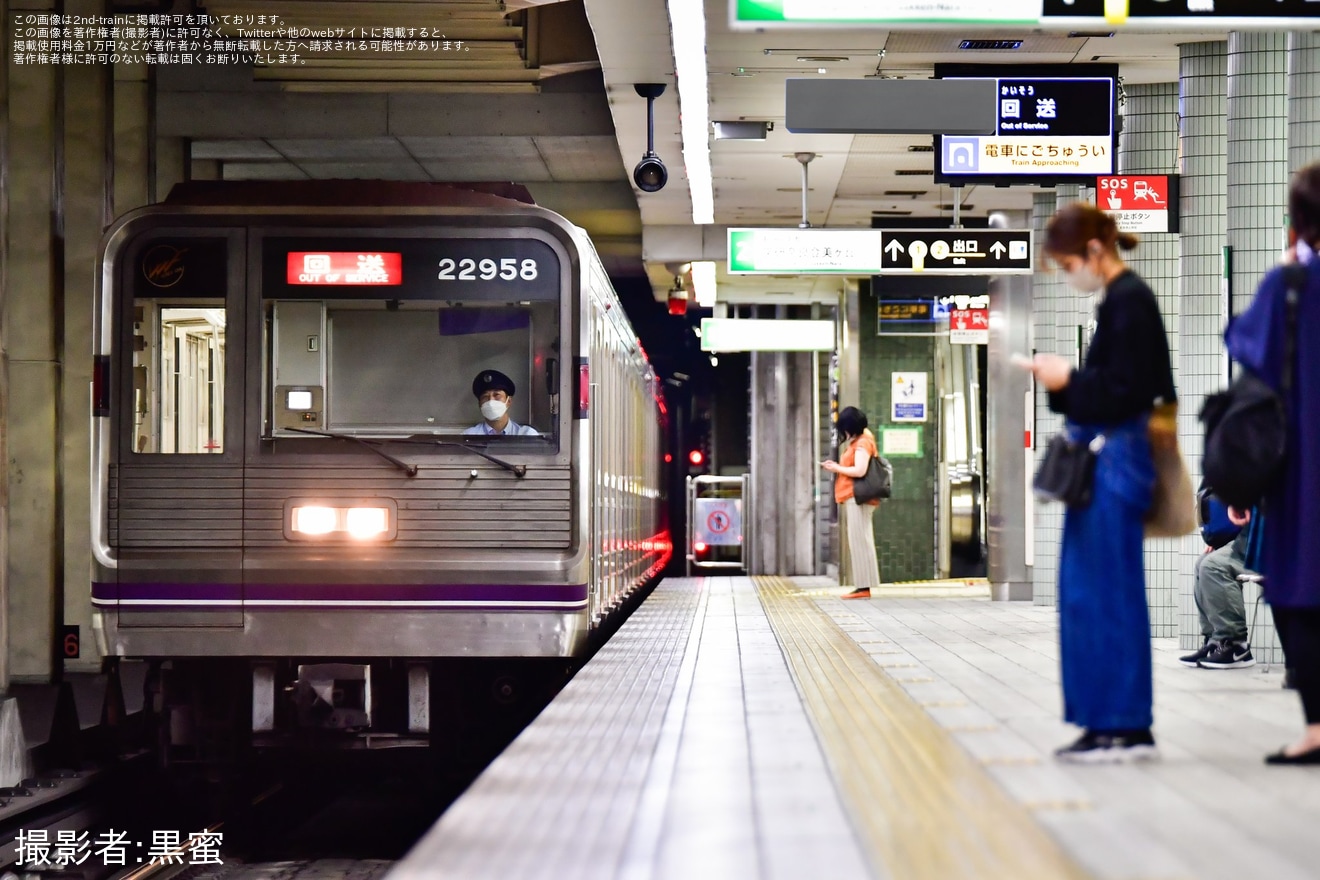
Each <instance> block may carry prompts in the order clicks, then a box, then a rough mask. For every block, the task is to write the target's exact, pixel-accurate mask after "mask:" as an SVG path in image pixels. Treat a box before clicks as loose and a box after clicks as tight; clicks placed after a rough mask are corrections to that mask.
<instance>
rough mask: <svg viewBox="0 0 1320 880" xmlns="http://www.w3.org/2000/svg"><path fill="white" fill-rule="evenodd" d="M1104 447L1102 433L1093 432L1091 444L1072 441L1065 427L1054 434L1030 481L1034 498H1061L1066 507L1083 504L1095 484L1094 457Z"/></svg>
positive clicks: (1057, 499) (1043, 499) (1045, 499)
mask: <svg viewBox="0 0 1320 880" xmlns="http://www.w3.org/2000/svg"><path fill="white" fill-rule="evenodd" d="M1104 446H1105V435H1104V434H1097V435H1095V437H1094V438H1092V440H1091V442H1090V443H1082V442H1081V441H1080V440H1074V439H1073V438H1072V437H1071V436H1070V435H1069V434H1068V429H1067V428H1064V429H1063V430H1062V431H1060V432H1059V433H1057V434H1055V435H1054V436H1053V437H1051V438H1050V445H1049V446H1048V447H1046V449H1045V458H1044V459H1042V460H1041V463H1040V469H1039V470H1037V471H1036V477H1035V479H1034V480H1033V481H1032V488H1033V489H1034V490H1035V494H1036V497H1037V498H1039V499H1041V500H1042V501H1061V502H1063V503H1064V504H1066V505H1067V506H1069V507H1086V506H1087V505H1088V504H1090V503H1091V492H1092V489H1093V487H1094V485H1095V460H1096V457H1097V456H1098V455H1099V454H1100V450H1101V449H1104Z"/></svg>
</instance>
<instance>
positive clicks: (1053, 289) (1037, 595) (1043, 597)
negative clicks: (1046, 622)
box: [1031, 186, 1091, 605]
mask: <svg viewBox="0 0 1320 880" xmlns="http://www.w3.org/2000/svg"><path fill="white" fill-rule="evenodd" d="M1082 198H1083V190H1082V187H1079V186H1059V187H1055V190H1054V192H1053V193H1037V194H1036V195H1035V196H1034V198H1033V204H1032V216H1031V225H1032V229H1033V230H1035V231H1036V242H1035V244H1036V253H1037V254H1038V255H1039V258H1038V260H1037V263H1038V264H1039V265H1040V266H1041V267H1042V268H1043V269H1044V271H1037V273H1036V274H1035V276H1034V277H1033V278H1032V279H1031V285H1032V293H1031V301H1032V308H1033V311H1034V312H1035V315H1036V317H1035V321H1034V326H1033V328H1032V329H1033V333H1034V343H1033V344H1034V347H1035V350H1036V351H1037V352H1053V353H1055V354H1060V355H1063V356H1064V357H1066V358H1069V359H1075V358H1076V357H1077V354H1078V352H1077V328H1078V327H1085V326H1086V325H1087V324H1088V323H1090V320H1091V298H1090V297H1088V296H1085V295H1083V294H1080V293H1078V292H1077V291H1075V290H1073V289H1072V288H1071V287H1069V286H1068V285H1067V284H1066V283H1064V280H1063V276H1062V275H1061V274H1060V273H1059V272H1056V271H1053V267H1048V266H1045V262H1044V260H1045V257H1044V249H1043V244H1044V232H1045V224H1046V223H1048V222H1049V219H1050V217H1051V216H1053V214H1054V212H1055V210H1057V209H1058V208H1062V207H1064V206H1065V205H1070V204H1072V203H1073V202H1076V201H1079V200H1082ZM1062 425H1063V420H1062V418H1060V417H1059V416H1056V415H1055V414H1054V413H1052V412H1050V409H1049V398H1048V395H1046V393H1045V391H1044V389H1042V388H1041V387H1040V386H1037V387H1036V438H1037V439H1036V460H1037V463H1038V464H1039V461H1040V458H1041V457H1042V456H1043V455H1044V454H1045V447H1046V445H1047V444H1048V443H1049V439H1050V437H1052V436H1053V435H1054V434H1055V432H1057V431H1058V430H1059V428H1060V427H1062ZM1035 508H1036V521H1035V533H1034V542H1033V543H1034V545H1035V564H1034V565H1033V566H1032V591H1031V592H1032V599H1033V601H1034V602H1035V603H1036V604H1037V605H1053V604H1054V603H1055V599H1056V592H1055V588H1056V581H1057V578H1058V557H1059V545H1060V541H1061V540H1062V538H1063V508H1062V507H1061V506H1059V505H1058V504H1036V505H1035Z"/></svg>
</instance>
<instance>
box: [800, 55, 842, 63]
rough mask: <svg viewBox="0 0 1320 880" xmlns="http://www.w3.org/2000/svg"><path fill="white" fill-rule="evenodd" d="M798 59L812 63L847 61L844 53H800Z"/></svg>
mask: <svg viewBox="0 0 1320 880" xmlns="http://www.w3.org/2000/svg"><path fill="white" fill-rule="evenodd" d="M797 60H798V61H810V62H811V63H812V64H829V63H830V62H831V61H847V60H848V59H847V58H846V57H844V56H843V55H799V56H798V59H797Z"/></svg>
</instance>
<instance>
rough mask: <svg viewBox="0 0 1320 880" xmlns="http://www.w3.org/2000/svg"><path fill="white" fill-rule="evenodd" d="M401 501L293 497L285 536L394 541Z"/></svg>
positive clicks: (286, 509) (287, 503)
mask: <svg viewBox="0 0 1320 880" xmlns="http://www.w3.org/2000/svg"><path fill="white" fill-rule="evenodd" d="M398 520H399V514H398V505H397V504H396V503H395V501H394V500H393V499H390V498H379V497H375V498H344V499H339V498H290V499H288V500H287V501H285V502H284V537H286V538H288V539H289V540H291V541H330V542H335V541H392V540H394V539H395V538H396V537H398Z"/></svg>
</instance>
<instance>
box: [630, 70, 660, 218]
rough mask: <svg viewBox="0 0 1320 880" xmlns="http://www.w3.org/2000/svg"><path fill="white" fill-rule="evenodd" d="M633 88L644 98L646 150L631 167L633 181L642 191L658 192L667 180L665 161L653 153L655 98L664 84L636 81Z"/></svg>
mask: <svg viewBox="0 0 1320 880" xmlns="http://www.w3.org/2000/svg"><path fill="white" fill-rule="evenodd" d="M633 89H634V90H636V92H637V94H638V95H639V96H640V97H643V98H645V99H646V152H645V153H644V154H643V155H642V161H640V162H638V163H637V167H636V168H634V169H633V183H635V184H637V188H638V189H640V190H641V191H642V192H648V193H653V192H659V191H660V190H662V189H664V188H665V184H666V183H668V182H669V172H668V171H666V170H665V163H664V162H661V161H660V157H659V156H657V155H656V153H655V99H656V98H658V97H660V96H661V95H662V94H664V91H665V84H664V83H636V84H634V85H633Z"/></svg>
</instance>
